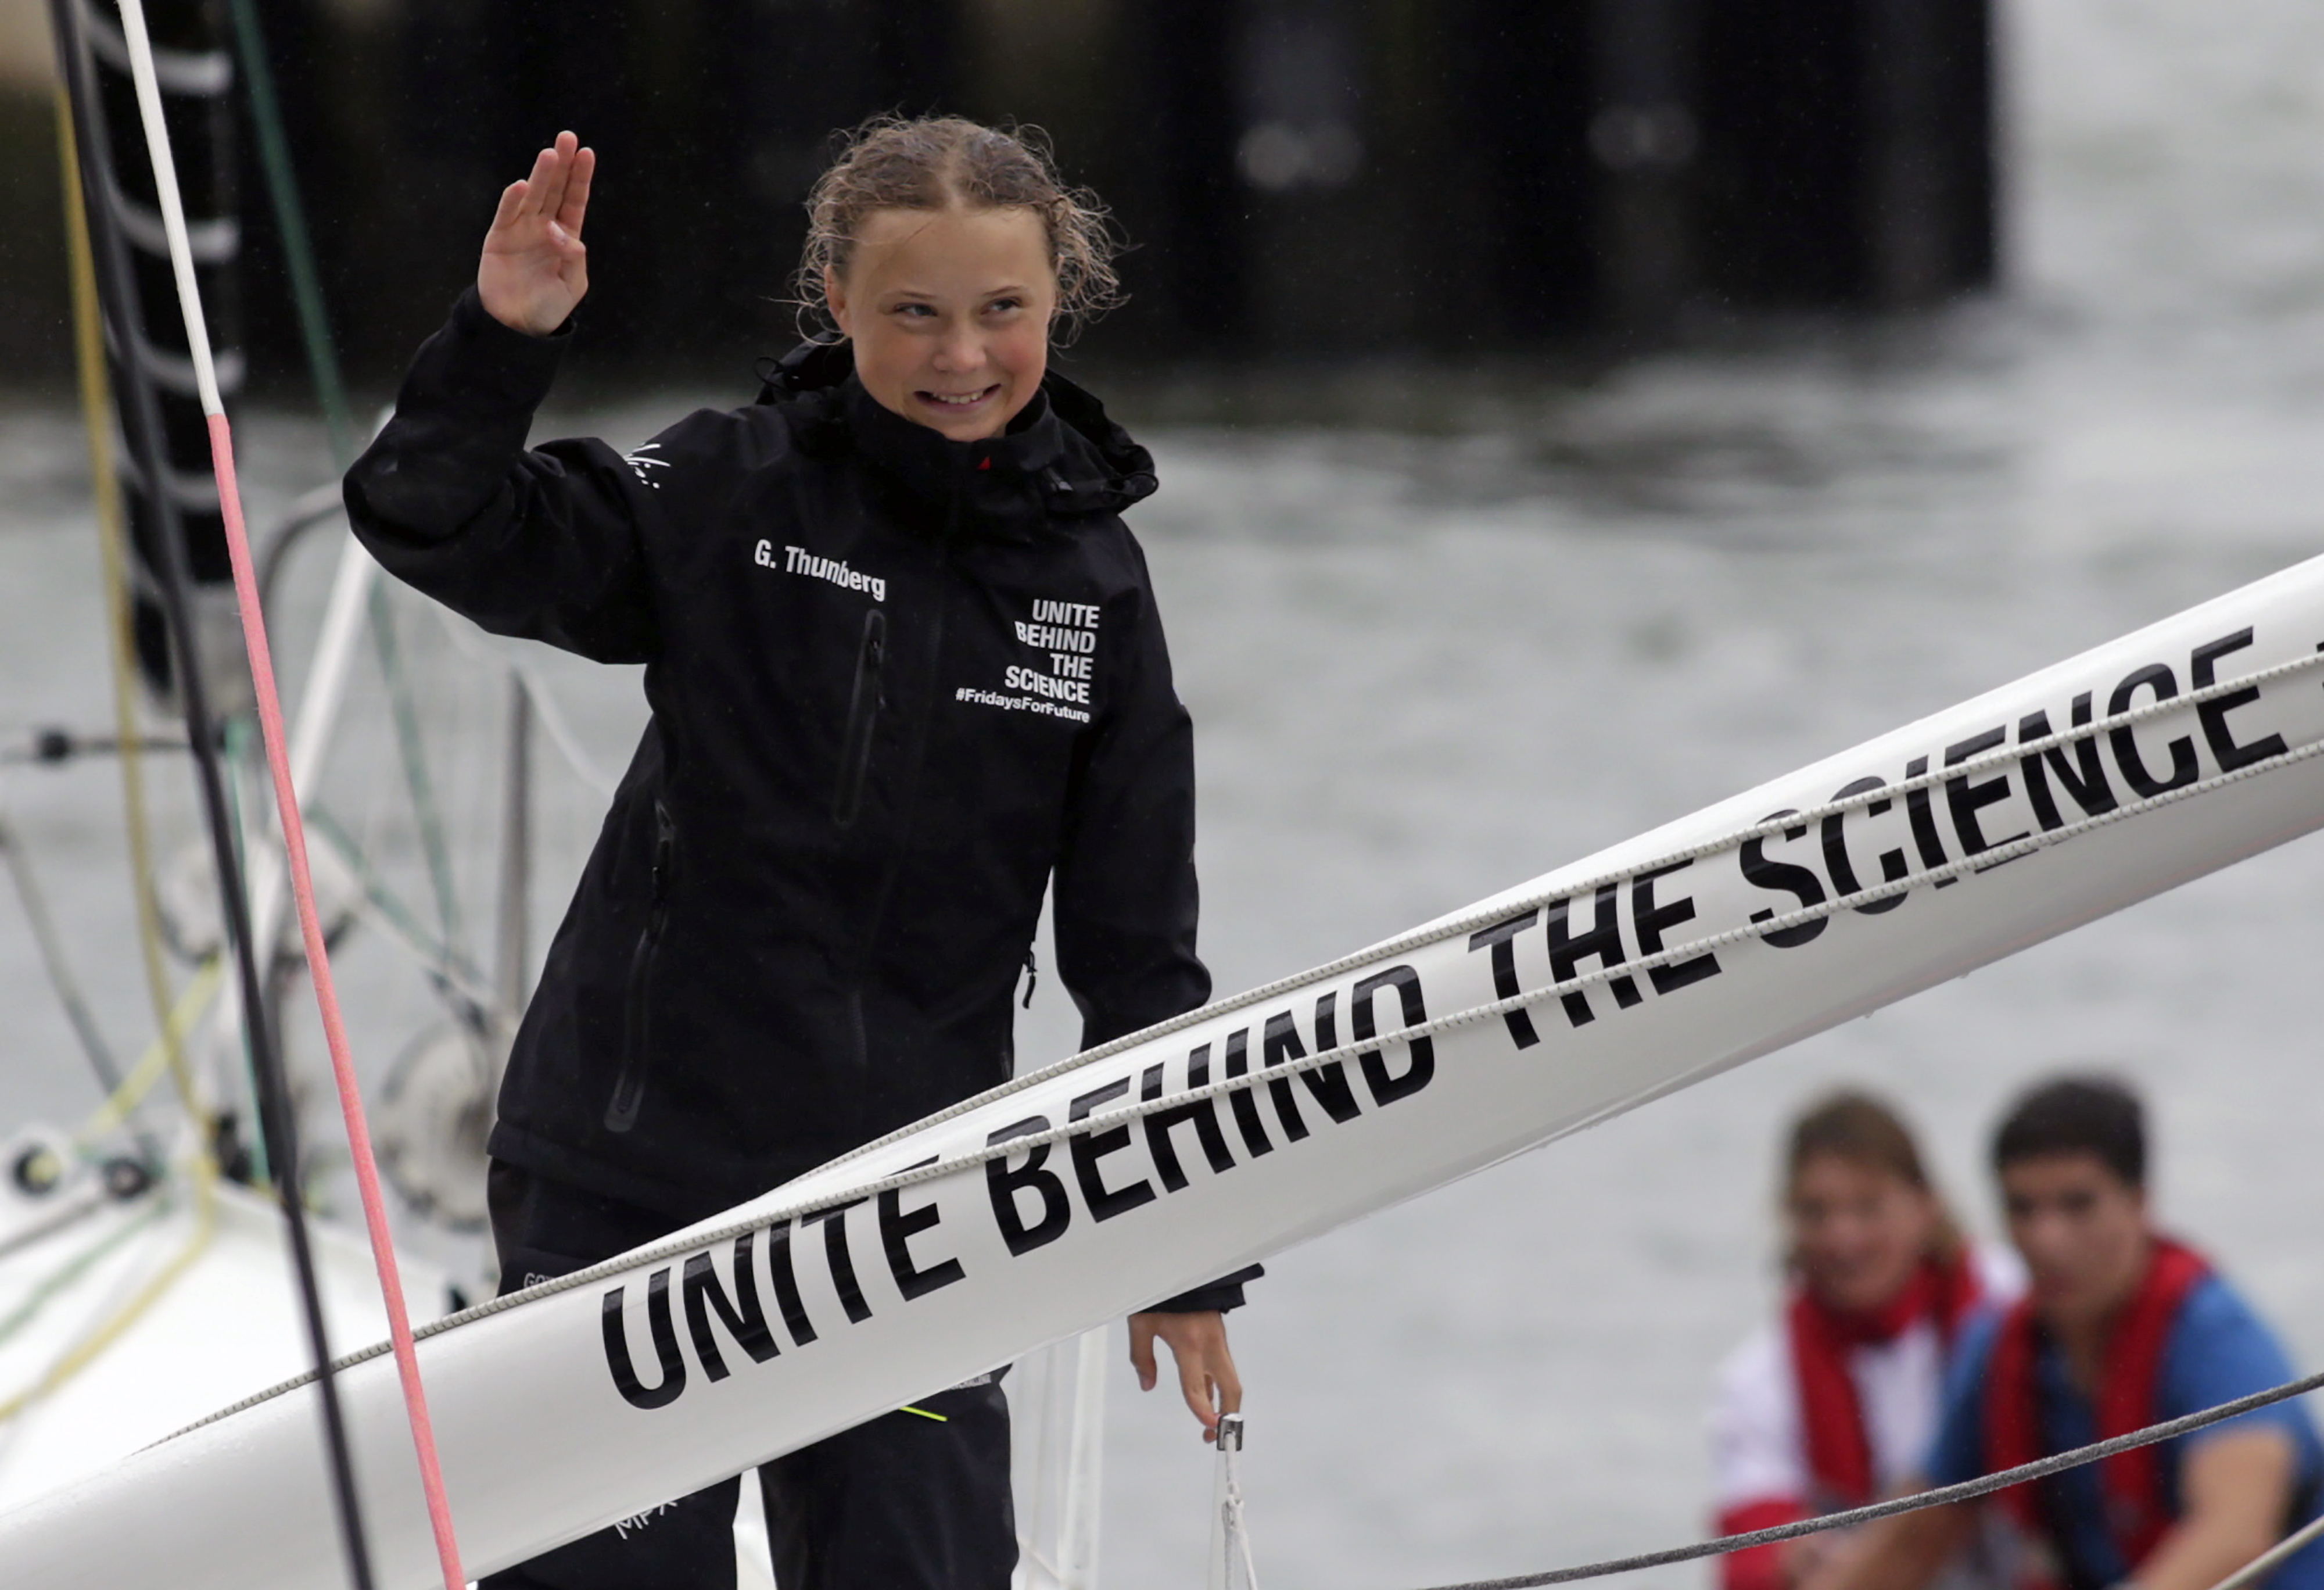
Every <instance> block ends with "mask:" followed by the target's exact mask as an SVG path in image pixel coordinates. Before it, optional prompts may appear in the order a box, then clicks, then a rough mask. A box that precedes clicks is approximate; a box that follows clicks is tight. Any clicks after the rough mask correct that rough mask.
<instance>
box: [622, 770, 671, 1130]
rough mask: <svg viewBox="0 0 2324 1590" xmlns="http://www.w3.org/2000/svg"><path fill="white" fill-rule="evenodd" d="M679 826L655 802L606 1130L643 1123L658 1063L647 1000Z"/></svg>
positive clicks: (665, 922)
mask: <svg viewBox="0 0 2324 1590" xmlns="http://www.w3.org/2000/svg"><path fill="white" fill-rule="evenodd" d="M677 850H678V828H677V827H676V825H675V824H673V823H672V822H671V821H670V820H669V808H668V807H666V806H664V805H663V804H662V803H661V802H660V801H659V800H657V801H655V802H654V852H653V899H652V902H651V903H650V905H649V906H648V907H647V908H646V925H645V929H644V931H642V932H641V933H640V934H639V935H638V947H637V948H635V949H633V950H632V951H631V952H630V978H629V986H628V997H627V1000H626V1001H625V1003H624V1006H623V1022H622V1069H621V1074H620V1075H619V1076H617V1077H614V1078H613V1096H612V1097H611V1098H609V1099H607V1100H606V1101H605V1130H606V1131H608V1132H627V1131H628V1130H629V1129H630V1128H631V1127H632V1126H634V1125H636V1124H637V1123H638V1106H639V1105H642V1104H644V1103H645V1097H646V1077H647V1075H648V1074H649V1073H650V1071H651V1069H652V1062H653V1017H652V1012H651V1007H650V1006H649V1004H648V1003H647V1001H646V994H647V987H648V985H649V984H650V982H651V980H652V977H653V964H654V954H655V952H656V951H657V950H659V948H661V934H662V929H663V928H664V927H665V926H667V925H668V923H669V883H670V872H671V867H672V864H673V863H674V862H675V861H676V859H677Z"/></svg>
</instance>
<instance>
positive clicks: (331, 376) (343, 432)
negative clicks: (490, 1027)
mask: <svg viewBox="0 0 2324 1590" xmlns="http://www.w3.org/2000/svg"><path fill="white" fill-rule="evenodd" d="M228 9H229V10H230V11H231V13H232V14H233V18H234V31H235V44H236V46H237V48H238V49H239V51H240V53H241V56H242V71H243V80H244V84H245V85H246V86H247V88H248V89H249V98H250V118H251V123H252V125H253V126H254V127H255V128H256V130H257V133H258V155H259V167H260V170H261V171H263V172H264V174H265V178H266V192H267V198H268V199H269V200H270V201H271V202H272V207H273V209H274V222H275V228H276V230H277V231H279V232H280V233H281V238H282V255H283V263H284V264H285V266H286V267H287V268H288V271H289V274H290V277H291V303H292V305H293V307H294V308H295V310H296V311H297V315H298V320H299V339H300V346H301V347H303V348H304V350H305V353H306V358H307V372H308V375H309V379H310V380H312V381H313V383H314V384H315V400H316V402H317V403H318V406H320V408H321V409H322V411H323V426H324V429H325V430H326V432H327V434H328V435H329V437H330V446H331V458H332V461H333V462H334V463H335V464H337V467H338V468H339V470H340V472H341V473H342V474H344V473H345V472H346V469H347V467H348V466H350V465H352V464H353V463H354V462H355V421H354V418H353V413H352V411H351V409H350V407H349V405H348V402H347V390H346V380H345V379H344V377H343V376H342V375H341V374H340V371H339V356H338V351H337V347H335V346H334V345H333V343H332V341H331V323H330V316H329V314H328V312H327V310H326V309H325V306H324V300H323V279H322V273H321V272H319V271H318V270H317V269H316V266H315V244H314V238H313V236H312V235H311V234H310V233H309V231H308V228H307V211H306V206H305V205H304V204H303V203H302V202H301V201H300V197H299V175H298V170H297V168H296V167H295V166H294V165H293V164H292V163H291V140H290V138H289V136H288V135H287V134H285V132H284V130H283V123H282V106H281V100H280V99H279V98H278V97H277V96H276V94H275V92H274V69H273V65H272V60H271V59H270V58H269V57H268V55H267V53H266V37H265V33H264V31H263V29H262V28H261V27H260V25H259V18H258V6H257V3H256V0H231V5H229V7H228ZM303 528H305V526H303V525H301V526H295V527H292V528H291V529H289V530H288V531H287V532H286V534H295V533H296V532H297V531H298V530H300V529H303ZM283 549H287V541H285V543H283ZM283 549H278V548H269V552H270V553H277V552H278V551H279V550H283ZM270 572H271V570H270ZM265 583H266V582H265V581H262V582H261V584H262V587H263V585H264V584H265ZM369 602H370V609H371V614H370V616H371V633H372V646H373V650H374V652H376V653H377V654H378V657H379V670H380V675H381V677H382V679H383V680H384V681H385V682H386V685H387V701H388V715H389V716H390V718H391V719H392V721H393V723H394V725H395V743H396V753H397V756H398V758H399V759H400V761H401V763H402V767H403V781H404V784H405V786H406V788H407V789H408V790H409V791H410V798H411V808H412V817H413V819H414V822H415V824H416V826H417V827H418V828H419V832H420V854H421V855H423V856H424V857H425V858H426V860H427V864H428V881H429V887H430V888H431V889H432V890H433V891H434V892H435V895H436V911H437V915H438V919H439V923H440V930H441V932H442V934H443V938H444V942H445V943H446V944H447V945H449V946H451V947H452V948H456V949H457V948H459V947H460V943H461V934H460V904H459V895H458V892H457V890H456V889H455V887H454V884H453V877H452V853H451V846H450V845H449V844H448V843H447V840H446V838H445V827H444V814H443V809H442V806H441V805H440V803H439V802H438V800H437V799H436V787H435V781H434V780H433V779H431V778H430V777H429V771H428V758H427V749H426V744H425V742H423V741H422V740H421V738H420V709H419V704H418V699H417V698H416V696H415V695H414V693H413V691H412V688H411V678H410V671H409V670H406V669H405V667H404V666H403V652H402V646H401V642H399V641H398V639H397V637H396V630H395V609H394V606H393V605H392V602H391V601H390V599H389V596H388V592H387V589H386V587H384V586H383V585H382V584H381V583H380V581H379V580H378V579H377V578H374V579H373V580H372V582H371V588H370V591H369Z"/></svg>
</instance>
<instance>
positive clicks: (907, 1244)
mask: <svg viewBox="0 0 2324 1590" xmlns="http://www.w3.org/2000/svg"><path fill="white" fill-rule="evenodd" d="M935 1163H936V1157H935V1156H934V1155H930V1156H929V1157H928V1158H927V1159H925V1160H921V1161H920V1162H919V1164H918V1165H907V1166H905V1167H904V1169H907V1170H918V1169H920V1168H921V1167H922V1166H926V1165H933V1164H935ZM943 1219H944V1215H943V1213H942V1212H941V1211H940V1210H938V1208H937V1207H936V1205H934V1204H922V1205H921V1206H919V1207H918V1208H917V1209H907V1208H905V1207H904V1189H903V1188H899V1187H891V1188H889V1189H888V1190H887V1191H886V1192H883V1193H881V1195H880V1245H881V1248H883V1249H885V1250H886V1252H887V1254H888V1273H889V1274H890V1275H892V1276H894V1277H895V1278H896V1290H898V1291H899V1292H901V1293H903V1294H904V1300H905V1301H906V1302H910V1301H911V1300H912V1299H914V1298H925V1297H927V1295H928V1294H929V1293H930V1292H932V1291H935V1290H936V1289H937V1288H938V1287H948V1286H950V1285H952V1283H953V1282H954V1281H956V1280H960V1279H962V1277H964V1276H965V1275H966V1274H967V1273H968V1272H967V1271H964V1270H963V1269H962V1268H961V1267H960V1261H959V1260H957V1259H945V1260H943V1261H941V1262H937V1263H935V1264H930V1265H928V1266H927V1267H926V1268H922V1267H921V1266H920V1265H918V1264H916V1263H914V1262H912V1248H911V1242H912V1238H914V1237H915V1236H918V1234H920V1233H921V1232H924V1231H928V1230H931V1229H933V1228H934V1227H935V1226H936V1225H938V1224H940V1223H941V1222H942V1221H943Z"/></svg>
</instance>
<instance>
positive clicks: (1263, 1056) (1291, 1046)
mask: <svg viewBox="0 0 2324 1590" xmlns="http://www.w3.org/2000/svg"><path fill="white" fill-rule="evenodd" d="M1306 1053H1307V1050H1306V1049H1305V1048H1304V1047H1303V1046H1302V1045H1301V1043H1300V1041H1299V1025H1298V1023H1297V1022H1296V1021H1293V1020H1292V1017H1291V1012H1289V1011H1285V1012H1283V1013H1282V1014H1280V1015H1275V1016H1269V1017H1268V1019H1267V1026H1266V1028H1265V1030H1264V1031H1262V1033H1261V1034H1260V1037H1259V1065H1260V1066H1261V1067H1268V1066H1280V1065H1282V1064H1283V1063H1284V1061H1285V1060H1286V1059H1302V1058H1305V1056H1306ZM1267 1088H1268V1093H1270V1094H1272V1095H1274V1098H1275V1117H1276V1119H1277V1120H1278V1121H1280V1122H1281V1123H1283V1140H1284V1141H1285V1142H1298V1141H1299V1140H1300V1139H1301V1138H1304V1137H1305V1136H1306V1135H1307V1121H1306V1118H1305V1116H1303V1115H1301V1114H1299V1101H1298V1099H1297V1098H1296V1097H1295V1096H1294V1095H1293V1094H1292V1092H1291V1084H1290V1082H1289V1081H1288V1080H1287V1079H1286V1078H1283V1077H1277V1078H1276V1079H1275V1080H1274V1081H1272V1082H1270V1083H1268V1085H1267Z"/></svg>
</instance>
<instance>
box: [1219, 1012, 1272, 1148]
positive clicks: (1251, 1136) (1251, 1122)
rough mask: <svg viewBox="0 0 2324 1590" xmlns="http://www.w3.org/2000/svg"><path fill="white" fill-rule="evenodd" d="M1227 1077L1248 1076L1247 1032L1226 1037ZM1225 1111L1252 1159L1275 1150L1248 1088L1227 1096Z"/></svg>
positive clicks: (1229, 1034)
mask: <svg viewBox="0 0 2324 1590" xmlns="http://www.w3.org/2000/svg"><path fill="white" fill-rule="evenodd" d="M1225 1072H1226V1075H1228V1076H1229V1077H1248V1076H1250V1028H1248V1027H1238V1028H1236V1029H1235V1030H1234V1031H1232V1032H1230V1033H1228V1034H1227V1054H1226V1066H1225ZM1227 1108H1228V1109H1229V1110H1230V1111H1231V1113H1232V1114H1233V1115H1234V1120H1235V1126H1236V1129H1237V1130H1239V1131H1240V1132H1241V1133H1242V1146H1243V1147H1245V1148H1247V1149H1249V1150H1250V1153H1251V1157H1252V1158H1253V1159H1257V1158H1258V1157H1259V1155H1261V1154H1271V1153H1273V1152H1274V1151H1275V1144H1274V1142H1272V1141H1271V1140H1270V1139H1269V1138H1268V1135H1267V1123H1265V1122H1263V1121H1261V1120H1260V1119H1259V1100H1258V1099H1257V1098H1255V1097H1253V1096H1252V1095H1251V1091H1250V1088H1248V1087H1238V1088H1236V1089H1235V1090H1234V1091H1233V1092H1232V1093H1231V1094H1229V1095H1227Z"/></svg>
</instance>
